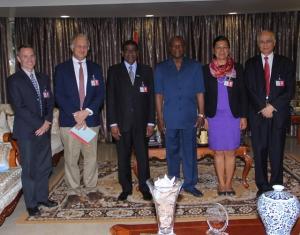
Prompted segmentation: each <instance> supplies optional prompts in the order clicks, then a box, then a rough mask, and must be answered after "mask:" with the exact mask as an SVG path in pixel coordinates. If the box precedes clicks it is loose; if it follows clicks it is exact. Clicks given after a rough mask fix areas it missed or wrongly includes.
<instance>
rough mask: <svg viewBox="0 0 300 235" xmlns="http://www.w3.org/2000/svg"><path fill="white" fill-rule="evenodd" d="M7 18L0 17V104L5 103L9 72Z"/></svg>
mask: <svg viewBox="0 0 300 235" xmlns="http://www.w3.org/2000/svg"><path fill="white" fill-rule="evenodd" d="M7 25H8V19H7V18H0V104H3V103H7V92H6V77H7V75H8V74H9V66H8V51H7V39H6V37H7Z"/></svg>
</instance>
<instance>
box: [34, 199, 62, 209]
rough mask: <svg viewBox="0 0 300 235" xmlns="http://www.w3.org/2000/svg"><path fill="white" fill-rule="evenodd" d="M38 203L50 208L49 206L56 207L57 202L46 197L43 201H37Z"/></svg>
mask: <svg viewBox="0 0 300 235" xmlns="http://www.w3.org/2000/svg"><path fill="white" fill-rule="evenodd" d="M38 205H39V206H45V207H48V208H51V207H56V206H57V205H58V203H57V202H55V201H52V200H50V199H48V200H47V201H45V202H39V203H38Z"/></svg>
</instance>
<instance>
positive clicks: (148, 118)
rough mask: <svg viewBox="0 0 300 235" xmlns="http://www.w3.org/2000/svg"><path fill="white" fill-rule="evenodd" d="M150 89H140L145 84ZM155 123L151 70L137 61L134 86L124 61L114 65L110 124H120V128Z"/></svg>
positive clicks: (110, 74)
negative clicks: (143, 90) (144, 90)
mask: <svg viewBox="0 0 300 235" xmlns="http://www.w3.org/2000/svg"><path fill="white" fill-rule="evenodd" d="M143 85H144V86H145V87H147V92H140V89H141V87H142V86H143ZM154 122H155V108H154V83H153V72H152V69H151V68H150V67H149V66H147V65H143V64H137V69H136V75H135V82H134V86H132V84H131V81H130V78H129V75H128V72H127V69H126V66H125V64H124V63H120V64H116V65H113V66H111V67H110V68H109V70H108V76H107V123H108V125H111V124H113V123H117V124H118V127H119V128H120V130H121V131H128V130H129V129H130V128H131V126H132V125H134V126H135V127H137V128H141V129H146V126H147V123H154Z"/></svg>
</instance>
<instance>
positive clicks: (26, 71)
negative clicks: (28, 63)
mask: <svg viewBox="0 0 300 235" xmlns="http://www.w3.org/2000/svg"><path fill="white" fill-rule="evenodd" d="M21 69H22V70H23V71H24V72H25V73H26V75H27V76H28V77H30V75H31V74H34V76H35V72H34V70H32V71H31V72H29V71H28V70H26V69H24V68H21ZM35 77H36V76H35Z"/></svg>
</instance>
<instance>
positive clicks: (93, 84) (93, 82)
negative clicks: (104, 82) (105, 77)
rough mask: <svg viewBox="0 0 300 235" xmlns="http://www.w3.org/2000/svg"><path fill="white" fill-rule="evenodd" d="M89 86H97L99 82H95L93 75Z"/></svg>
mask: <svg viewBox="0 0 300 235" xmlns="http://www.w3.org/2000/svg"><path fill="white" fill-rule="evenodd" d="M91 86H99V80H97V79H96V78H95V76H94V75H93V78H92V80H91Z"/></svg>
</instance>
